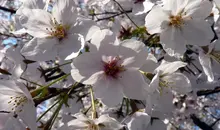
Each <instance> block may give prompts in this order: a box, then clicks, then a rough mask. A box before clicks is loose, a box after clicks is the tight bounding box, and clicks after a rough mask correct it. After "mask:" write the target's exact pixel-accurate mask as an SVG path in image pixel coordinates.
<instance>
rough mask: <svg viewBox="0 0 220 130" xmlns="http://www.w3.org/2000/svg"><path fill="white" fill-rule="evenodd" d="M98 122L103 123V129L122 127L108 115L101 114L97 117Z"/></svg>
mask: <svg viewBox="0 0 220 130" xmlns="http://www.w3.org/2000/svg"><path fill="white" fill-rule="evenodd" d="M98 124H104V125H105V128H104V129H106V130H107V129H114V130H119V129H121V128H122V127H123V125H121V124H120V123H119V122H118V121H116V120H115V119H114V118H111V117H109V116H108V115H101V116H100V117H99V118H98Z"/></svg>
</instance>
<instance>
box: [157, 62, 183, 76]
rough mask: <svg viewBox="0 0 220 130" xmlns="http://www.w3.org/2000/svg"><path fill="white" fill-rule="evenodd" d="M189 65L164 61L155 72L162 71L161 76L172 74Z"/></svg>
mask: <svg viewBox="0 0 220 130" xmlns="http://www.w3.org/2000/svg"><path fill="white" fill-rule="evenodd" d="M186 65H187V63H185V62H182V61H174V62H168V61H165V60H163V61H162V63H161V64H160V66H159V67H157V69H156V70H155V71H156V72H159V71H161V72H162V73H161V75H163V74H171V73H174V72H176V71H177V70H178V69H179V68H181V67H184V66H186Z"/></svg>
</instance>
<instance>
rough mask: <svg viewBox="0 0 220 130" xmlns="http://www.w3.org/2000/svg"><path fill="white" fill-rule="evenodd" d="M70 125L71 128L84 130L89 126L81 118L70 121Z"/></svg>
mask: <svg viewBox="0 0 220 130" xmlns="http://www.w3.org/2000/svg"><path fill="white" fill-rule="evenodd" d="M68 127H69V129H70V130H83V129H86V128H87V127H88V124H86V123H84V122H82V121H81V120H79V119H75V120H72V121H70V122H68Z"/></svg>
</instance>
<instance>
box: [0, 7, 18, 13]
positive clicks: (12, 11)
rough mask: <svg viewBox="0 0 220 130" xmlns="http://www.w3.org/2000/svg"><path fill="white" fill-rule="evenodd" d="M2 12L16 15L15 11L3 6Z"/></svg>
mask: <svg viewBox="0 0 220 130" xmlns="http://www.w3.org/2000/svg"><path fill="white" fill-rule="evenodd" d="M0 10H4V11H6V12H10V13H12V14H15V13H16V10H13V9H9V8H5V7H3V6H0Z"/></svg>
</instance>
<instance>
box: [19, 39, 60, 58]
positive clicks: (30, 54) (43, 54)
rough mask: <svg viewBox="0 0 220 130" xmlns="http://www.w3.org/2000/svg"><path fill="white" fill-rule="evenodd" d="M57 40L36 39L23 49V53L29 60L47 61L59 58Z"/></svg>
mask: <svg viewBox="0 0 220 130" xmlns="http://www.w3.org/2000/svg"><path fill="white" fill-rule="evenodd" d="M57 43H58V41H57V39H55V38H34V39H32V40H31V41H30V42H29V43H27V44H25V46H24V47H23V48H22V49H21V53H22V54H23V55H24V56H25V57H26V58H27V59H29V60H34V61H36V60H38V61H46V60H52V59H54V58H55V57H56V56H57V49H58V48H56V47H55V45H56V44H57Z"/></svg>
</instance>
